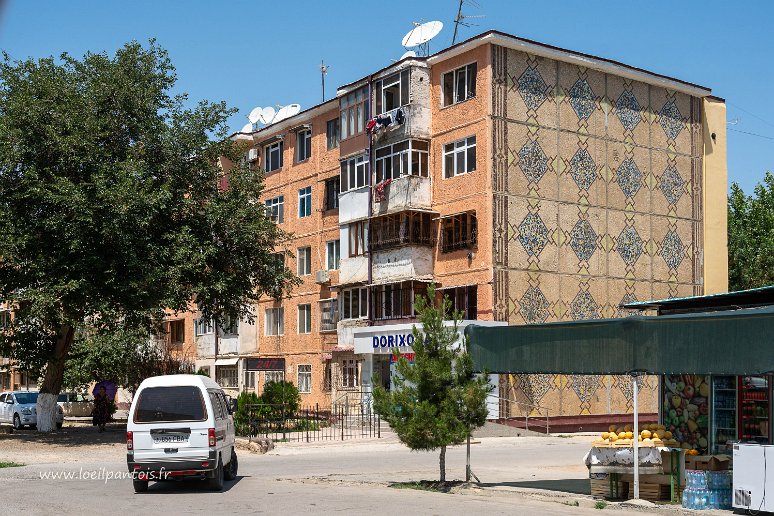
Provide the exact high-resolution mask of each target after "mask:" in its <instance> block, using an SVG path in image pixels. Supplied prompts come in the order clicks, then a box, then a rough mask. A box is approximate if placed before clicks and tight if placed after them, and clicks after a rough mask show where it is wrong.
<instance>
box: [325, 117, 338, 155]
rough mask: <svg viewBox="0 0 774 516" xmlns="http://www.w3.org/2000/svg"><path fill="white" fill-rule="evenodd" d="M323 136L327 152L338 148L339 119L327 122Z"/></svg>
mask: <svg viewBox="0 0 774 516" xmlns="http://www.w3.org/2000/svg"><path fill="white" fill-rule="evenodd" d="M325 135H326V139H327V141H328V150H331V149H335V148H336V147H338V146H339V119H338V118H334V119H333V120H328V123H327V124H326V128H325Z"/></svg>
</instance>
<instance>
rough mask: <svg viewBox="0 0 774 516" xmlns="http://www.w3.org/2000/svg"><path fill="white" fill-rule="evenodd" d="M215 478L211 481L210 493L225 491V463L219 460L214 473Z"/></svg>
mask: <svg viewBox="0 0 774 516" xmlns="http://www.w3.org/2000/svg"><path fill="white" fill-rule="evenodd" d="M213 475H214V476H213V477H211V478H210V479H209V488H210V491H220V490H222V489H223V461H222V460H220V459H218V467H217V468H215V471H213Z"/></svg>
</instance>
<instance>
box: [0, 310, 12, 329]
mask: <svg viewBox="0 0 774 516" xmlns="http://www.w3.org/2000/svg"><path fill="white" fill-rule="evenodd" d="M10 325H11V311H10V310H0V328H8V327H9V326H10Z"/></svg>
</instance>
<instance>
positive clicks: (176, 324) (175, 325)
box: [169, 319, 185, 344]
mask: <svg viewBox="0 0 774 516" xmlns="http://www.w3.org/2000/svg"><path fill="white" fill-rule="evenodd" d="M169 341H170V342H171V343H172V344H182V343H183V342H184V341H185V320H183V319H179V320H177V321H169Z"/></svg>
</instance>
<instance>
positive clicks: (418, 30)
mask: <svg viewBox="0 0 774 516" xmlns="http://www.w3.org/2000/svg"><path fill="white" fill-rule="evenodd" d="M441 29H443V23H441V22H439V21H431V22H427V23H422V24H420V25H416V26H415V27H414V28H413V29H411V30H410V31H409V32H408V34H406V35H405V36H404V37H403V46H404V47H406V48H411V47H418V46H420V45H424V44H425V43H427V42H428V41H430V40H431V39H433V38H434V37H436V36H437V35H438V33H439V32H441Z"/></svg>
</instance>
